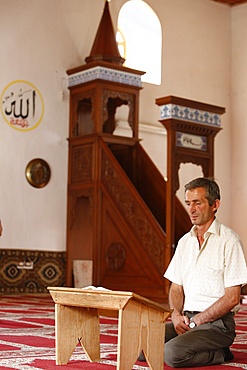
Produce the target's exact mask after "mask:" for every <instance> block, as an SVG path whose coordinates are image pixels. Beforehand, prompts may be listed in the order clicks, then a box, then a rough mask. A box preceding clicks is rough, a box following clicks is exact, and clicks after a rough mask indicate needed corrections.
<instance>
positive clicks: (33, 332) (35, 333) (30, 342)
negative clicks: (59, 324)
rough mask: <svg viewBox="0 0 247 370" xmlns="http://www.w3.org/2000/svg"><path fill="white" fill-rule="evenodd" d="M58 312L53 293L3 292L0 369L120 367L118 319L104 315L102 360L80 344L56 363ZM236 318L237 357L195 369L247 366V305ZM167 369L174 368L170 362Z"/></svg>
mask: <svg viewBox="0 0 247 370" xmlns="http://www.w3.org/2000/svg"><path fill="white" fill-rule="evenodd" d="M54 315H55V314H54V303H53V301H52V299H51V297H50V295H46V294H43V295H40V296H38V295H32V294H30V295H22V296H20V295H19V296H15V295H12V296H7V295H0V370H3V369H5V370H10V369H12V370H13V369H18V370H41V369H51V370H54V369H55V368H56V369H58V370H59V369H61V370H69V369H72V370H74V369H84V370H91V369H92V370H93V369H98V370H115V369H116V364H117V320H115V319H106V318H102V319H101V337H100V338H101V361H100V363H90V362H89V361H88V358H87V356H86V354H85V352H84V351H83V349H82V348H81V347H80V346H79V344H78V346H77V347H76V349H75V351H74V352H73V355H72V357H71V359H70V361H69V363H68V364H67V365H62V366H56V362H55V361H56V358H55V327H54V326H55V318H54ZM235 318H236V323H237V337H236V340H235V342H234V344H233V346H232V351H233V353H234V355H235V358H234V360H233V361H232V362H229V363H227V364H223V365H218V366H210V368H209V367H200V368H194V369H195V370H206V369H207V370H233V369H235V370H238V369H239V370H240V369H247V305H242V306H241V310H240V311H239V312H238V314H237V315H236V316H235ZM133 369H134V370H148V369H149V368H148V365H147V364H146V363H141V362H136V364H135V365H134V367H133ZM164 369H165V370H171V368H170V367H169V366H167V365H166V364H164ZM126 370H129V369H126Z"/></svg>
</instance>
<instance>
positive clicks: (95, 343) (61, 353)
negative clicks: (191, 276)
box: [47, 287, 171, 370]
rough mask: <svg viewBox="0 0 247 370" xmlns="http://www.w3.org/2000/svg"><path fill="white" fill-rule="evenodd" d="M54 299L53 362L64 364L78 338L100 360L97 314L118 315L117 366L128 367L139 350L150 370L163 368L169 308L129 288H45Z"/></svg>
mask: <svg viewBox="0 0 247 370" xmlns="http://www.w3.org/2000/svg"><path fill="white" fill-rule="evenodd" d="M47 289H48V290H49V292H50V294H51V296H52V298H53V300H54V302H55V309H56V311H55V313H56V316H55V320H56V364H57V365H63V364H67V363H68V361H69V359H70V357H71V356H72V353H73V351H74V350H75V347H76V346H77V344H78V341H79V342H80V344H81V346H82V348H83V349H84V351H85V352H86V354H87V355H88V357H89V360H90V361H92V362H93V361H100V321H99V319H100V316H107V317H118V353H117V370H131V369H132V367H133V365H134V364H135V362H136V361H137V358H138V356H139V354H140V353H141V351H143V352H144V354H145V357H146V360H147V362H148V365H149V367H150V369H151V370H163V369H164V338H165V320H166V318H167V317H168V316H169V315H170V313H171V310H169V309H167V308H165V307H163V306H162V305H160V304H158V303H155V302H152V301H150V300H149V299H146V298H144V297H141V296H139V295H137V294H135V293H131V292H121V291H111V290H104V289H103V288H102V289H99V288H97V289H83V288H80V289H79V288H62V287H48V288H47Z"/></svg>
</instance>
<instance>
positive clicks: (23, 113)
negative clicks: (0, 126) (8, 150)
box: [1, 80, 44, 131]
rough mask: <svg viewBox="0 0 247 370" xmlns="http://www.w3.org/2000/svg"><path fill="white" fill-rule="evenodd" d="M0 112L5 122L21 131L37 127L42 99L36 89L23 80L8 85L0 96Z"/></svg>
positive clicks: (41, 114)
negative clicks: (0, 111)
mask: <svg viewBox="0 0 247 370" xmlns="http://www.w3.org/2000/svg"><path fill="white" fill-rule="evenodd" d="M1 110H2V115H3V117H4V119H5V121H6V122H7V123H8V124H9V125H10V126H12V127H13V128H16V129H18V130H21V131H28V130H31V129H33V128H35V127H37V126H38V124H39V123H40V122H41V120H42V117H43V113H44V104H43V99H42V96H41V94H40V92H39V91H38V89H37V88H36V87H35V86H34V85H32V84H31V83H29V82H27V81H23V80H19V81H14V82H12V83H10V84H9V85H8V86H7V87H6V88H5V89H4V90H3V92H2V95H1Z"/></svg>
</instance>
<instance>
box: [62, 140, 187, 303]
mask: <svg viewBox="0 0 247 370" xmlns="http://www.w3.org/2000/svg"><path fill="white" fill-rule="evenodd" d="M70 150H71V152H70V158H71V159H72V163H71V171H70V173H69V176H70V179H69V183H70V187H69V194H70V202H69V204H70V209H69V210H68V211H69V212H68V217H69V220H70V222H69V225H68V227H69V233H68V236H69V238H68V246H69V248H68V253H67V265H68V267H69V266H70V269H68V283H69V285H72V284H73V281H72V280H71V279H72V274H71V269H72V263H73V260H77V259H79V260H92V261H93V280H92V283H93V285H95V286H102V287H105V288H108V289H112V290H125V291H133V292H135V293H138V294H140V295H142V296H145V297H148V298H150V299H152V300H155V301H163V302H164V301H165V300H166V299H167V295H168V288H169V286H168V282H167V281H165V279H164V278H163V274H164V271H165V269H166V267H167V265H168V263H169V261H170V258H171V255H172V253H173V251H172V250H171V249H170V248H168V247H167V245H166V232H165V225H166V219H165V218H166V212H165V209H166V182H165V180H164V178H163V176H162V175H161V174H160V172H159V171H158V169H157V168H156V166H155V165H154V163H153V162H152V160H151V159H150V157H149V156H148V155H147V153H146V152H145V150H144V149H143V148H142V146H141V144H140V143H139V141H133V140H132V139H128V138H123V137H119V138H118V137H116V136H113V135H108V134H102V135H96V134H92V135H87V136H84V137H81V138H75V139H71V140H70ZM82 163H83V167H82V166H81V165H82ZM80 168H81V170H79V169H80ZM189 228H190V222H189V219H188V217H187V214H186V212H185V210H184V208H183V206H182V205H181V204H180V202H179V200H178V199H176V239H178V238H179V237H180V236H181V235H182V234H184V233H185V232H186V231H188V229H189Z"/></svg>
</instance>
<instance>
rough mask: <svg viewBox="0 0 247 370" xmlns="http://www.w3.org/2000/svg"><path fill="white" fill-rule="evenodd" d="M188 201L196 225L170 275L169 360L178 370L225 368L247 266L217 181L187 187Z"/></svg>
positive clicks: (203, 180) (167, 275)
mask: <svg viewBox="0 0 247 370" xmlns="http://www.w3.org/2000/svg"><path fill="white" fill-rule="evenodd" d="M185 203H186V208H187V212H188V214H189V216H190V219H191V222H192V224H193V227H192V229H191V230H190V232H188V233H187V234H185V235H184V236H183V237H182V238H181V239H180V240H179V242H178V245H177V248H176V251H175V254H174V256H173V258H172V260H171V262H170V264H169V266H168V268H167V270H166V272H165V275H164V276H165V278H167V279H168V280H170V281H171V287H170V292H169V304H170V307H171V308H172V309H173V312H172V315H171V319H172V321H171V322H168V323H167V324H166V338H165V341H166V344H165V362H166V363H167V364H168V365H170V366H172V367H195V366H205V365H215V364H221V363H223V362H226V361H231V360H232V359H233V357H234V356H233V354H232V353H231V351H230V349H229V346H230V345H231V344H232V343H233V341H234V338H235V335H236V334H235V322H234V317H233V315H234V313H233V312H234V307H235V306H236V305H238V304H239V301H240V292H241V285H242V284H243V283H246V282H247V267H246V262H245V258H244V254H243V248H242V244H241V241H240V239H239V237H238V235H237V234H236V233H235V232H234V231H232V230H231V229H230V228H228V227H227V226H225V225H222V224H220V223H219V221H218V220H217V219H216V217H215V214H216V212H217V210H218V208H219V206H220V190H219V187H218V185H217V183H216V182H215V181H213V180H211V179H207V178H197V179H195V180H193V181H191V182H190V183H188V184H187V185H185Z"/></svg>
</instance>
